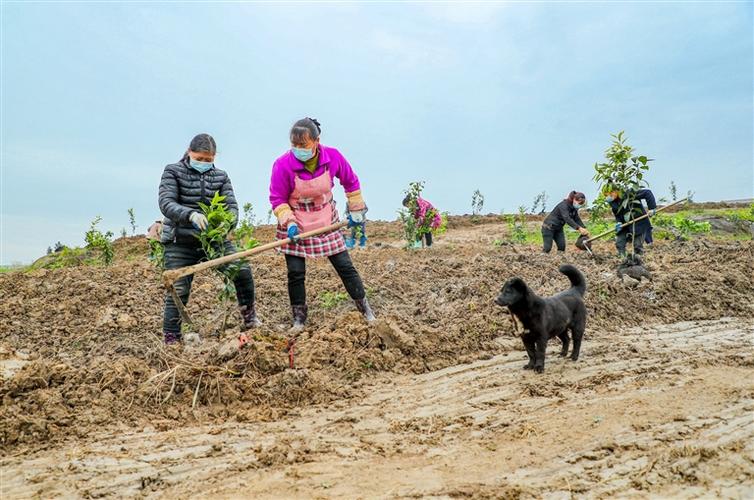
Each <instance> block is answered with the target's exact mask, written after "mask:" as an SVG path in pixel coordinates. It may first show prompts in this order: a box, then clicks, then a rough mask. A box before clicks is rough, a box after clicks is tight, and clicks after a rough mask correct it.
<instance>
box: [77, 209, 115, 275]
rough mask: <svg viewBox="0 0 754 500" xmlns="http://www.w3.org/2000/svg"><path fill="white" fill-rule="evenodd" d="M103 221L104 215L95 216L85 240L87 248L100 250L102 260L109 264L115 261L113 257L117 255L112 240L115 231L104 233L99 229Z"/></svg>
mask: <svg viewBox="0 0 754 500" xmlns="http://www.w3.org/2000/svg"><path fill="white" fill-rule="evenodd" d="M101 221H102V217H100V216H99V215H98V216H97V217H95V218H94V220H93V221H92V223H91V225H90V226H89V231H87V232H86V234H85V235H84V241H86V247H87V248H89V249H91V250H99V252H100V260H101V261H102V263H103V264H105V265H106V266H109V265H110V264H111V263H112V262H113V257H114V255H115V253H114V250H113V242H112V238H113V233H112V232H111V231H107V232H106V233H102V232H101V231H100V230H99V229H97V224H99V223H100V222H101Z"/></svg>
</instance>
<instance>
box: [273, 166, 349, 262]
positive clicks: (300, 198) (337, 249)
mask: <svg viewBox="0 0 754 500" xmlns="http://www.w3.org/2000/svg"><path fill="white" fill-rule="evenodd" d="M295 182H296V186H295V188H294V189H293V193H291V197H290V200H289V202H288V204H289V205H290V206H291V210H293V215H294V217H295V218H296V223H297V224H298V227H299V229H300V231H301V232H302V233H305V232H307V231H313V230H314V229H319V228H322V227H325V226H329V225H330V224H335V223H337V222H339V221H340V218H339V217H338V211H337V209H336V208H335V200H333V196H332V178H331V177H330V170H329V169H328V168H327V167H326V168H325V173H324V174H322V175H320V176H319V177H316V178H314V179H310V180H306V181H305V180H303V179H301V178H300V177H298V176H296V181H295ZM276 237H277V239H279V240H286V239H288V232H287V229H286V228H285V227H282V226H280V225H278V226H277V231H276ZM277 251H278V252H281V253H284V254H287V255H295V256H296V257H305V258H314V257H329V256H331V255H335V254H339V253H341V252H345V251H346V241H345V239H344V238H343V233H342V232H341V231H339V230H338V231H330V232H328V233H324V234H320V235H318V236H312V237H310V238H302V239H301V240H299V242H298V243H295V244H290V243H288V244H285V245H283V246H282V247H279V248H278V249H277Z"/></svg>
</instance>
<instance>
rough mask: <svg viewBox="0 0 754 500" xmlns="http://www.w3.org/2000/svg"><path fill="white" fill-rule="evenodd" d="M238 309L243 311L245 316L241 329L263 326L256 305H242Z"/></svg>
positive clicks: (242, 315)
mask: <svg viewBox="0 0 754 500" xmlns="http://www.w3.org/2000/svg"><path fill="white" fill-rule="evenodd" d="M238 310H239V311H240V312H241V317H242V318H243V326H242V327H241V330H249V329H251V328H257V327H259V326H262V322H261V321H259V318H257V308H256V305H254V304H251V305H248V306H240V307H239V308H238Z"/></svg>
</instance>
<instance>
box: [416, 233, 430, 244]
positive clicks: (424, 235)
mask: <svg viewBox="0 0 754 500" xmlns="http://www.w3.org/2000/svg"><path fill="white" fill-rule="evenodd" d="M422 238H424V244H425V245H427V246H428V247H431V246H432V232H431V231H430V232H426V233H424V234H420V235H419V237H418V238H416V241H421V240H422Z"/></svg>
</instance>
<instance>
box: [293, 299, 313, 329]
mask: <svg viewBox="0 0 754 500" xmlns="http://www.w3.org/2000/svg"><path fill="white" fill-rule="evenodd" d="M291 310H292V311H293V327H292V328H291V330H294V331H301V330H303V329H304V326H306V317H307V316H308V315H309V307H308V306H307V305H306V304H304V305H301V306H291Z"/></svg>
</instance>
